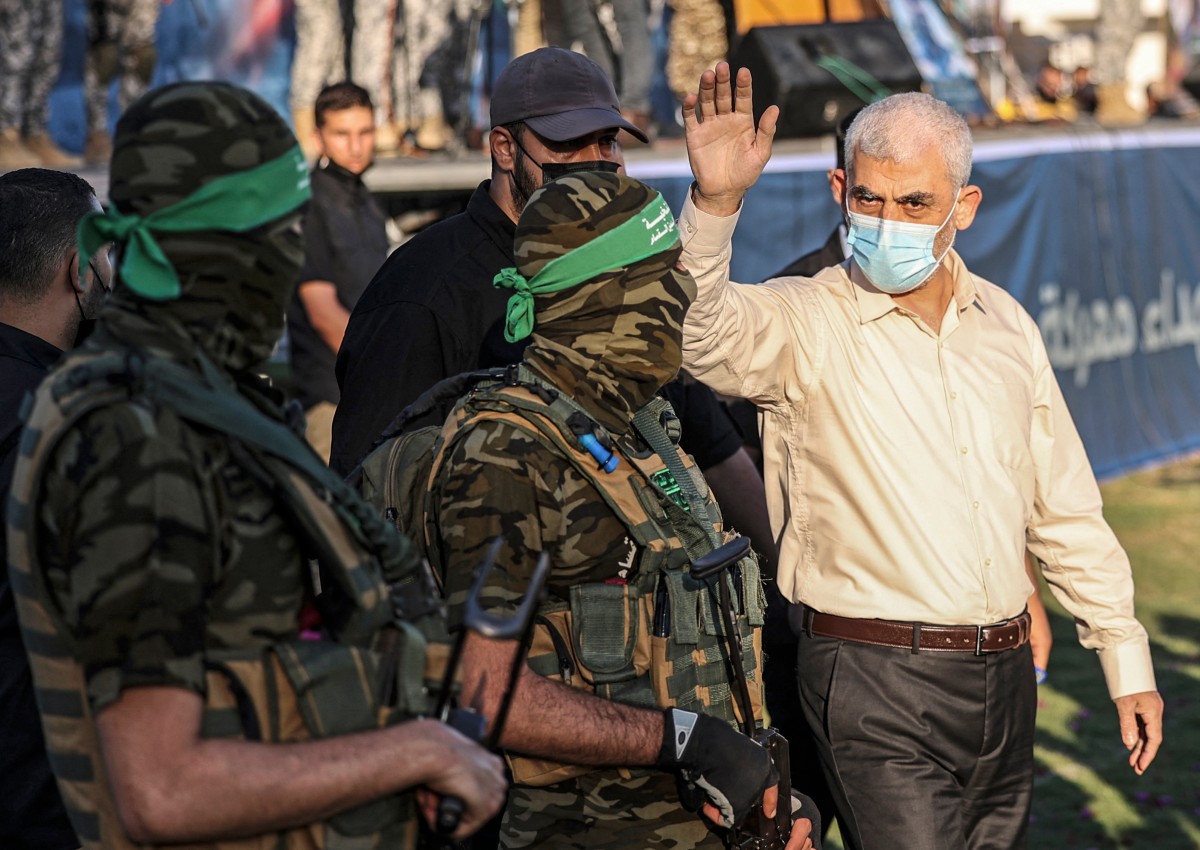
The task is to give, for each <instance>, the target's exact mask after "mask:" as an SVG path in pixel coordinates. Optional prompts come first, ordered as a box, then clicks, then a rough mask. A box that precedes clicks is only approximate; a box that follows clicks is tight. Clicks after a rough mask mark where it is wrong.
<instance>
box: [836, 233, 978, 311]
mask: <svg viewBox="0 0 1200 850" xmlns="http://www.w3.org/2000/svg"><path fill="white" fill-rule="evenodd" d="M942 262H943V263H945V265H946V267H947V268H948V269H949V270H950V275H951V281H952V282H953V286H954V301H955V303H956V305H957V307H958V312H960V313H961V312H962V311H963V310H965V309H967V308H968V307H970V306H971V305H972V304H975V303H976V302H977V301H978V298H979V292H978V290H977V289H976V287H975V277H974V275H972V274H971V272H970V271H968V269H967V264H966V263H964V262H963V261H962V257H960V256H959V255H958V252H957V251H955V250H954V249H953V248H951V249H950V251H949V252H948V253H947V254H946V259H944V260H943V261H942ZM846 268H847V270H848V274H849V276H850V283H851V284H853V286H852V287H851V289H852V291H853V292H854V297H855V299H856V301H857V302H858V320H859V322H860V323H861V324H864V325H865V324H867V323H868V322H873V321H875V320H876V319H879V318H881V317H883V316H885V315H887V314H888V313H890V312H891V311H892V310H895V309H896V302H895V300H894V299H893V298H892V296H890V295H888V294H887V293H884V292H880V291H879V290H878V289H876V288H875V287H874V286H872V285H871V283H870V281H868V280H867V278H866V276H865V275H864V274H863V273H862V269H860V268H859V267H858V264H857V263H855V262H854V260H853V259H851V260H850V262H849V263H847V264H846ZM981 306H982V305H981Z"/></svg>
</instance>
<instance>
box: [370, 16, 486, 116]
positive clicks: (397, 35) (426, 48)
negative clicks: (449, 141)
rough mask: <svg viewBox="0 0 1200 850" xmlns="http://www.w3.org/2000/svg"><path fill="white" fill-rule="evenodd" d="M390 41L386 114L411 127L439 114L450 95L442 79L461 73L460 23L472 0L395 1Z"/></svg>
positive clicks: (463, 61) (462, 27) (462, 44)
mask: <svg viewBox="0 0 1200 850" xmlns="http://www.w3.org/2000/svg"><path fill="white" fill-rule="evenodd" d="M399 2H400V3H401V8H400V18H399V20H398V21H397V22H396V29H395V32H394V42H393V45H392V48H393V52H392V68H391V71H392V73H391V79H390V80H389V81H388V82H390V84H391V88H390V91H389V94H390V96H391V108H390V113H391V118H392V120H393V121H395V122H396V123H397V124H398V125H400V126H402V127H406V128H408V129H410V130H416V129H417V128H418V127H419V126H420V125H421V124H422V123H423V122H426V121H428V120H430V119H438V118H441V117H442V115H443V112H444V109H443V106H444V105H445V103H446V101H447V99H448V98H452V97H454V95H455V92H454V91H450V90H447V81H448V80H449V79H452V78H453V77H454V76H455V74H456V72H457V71H460V70H461V72H462V75H463V76H464V77H465V74H466V70H465V68H466V63H467V57H466V56H465V55H464V53H465V49H464V47H465V38H464V36H465V27H466V25H467V20H468V18H469V16H470V14H471V9H472V7H473V6H474V5H475V4H474V3H472V2H471V0H432V2H431V0H399Z"/></svg>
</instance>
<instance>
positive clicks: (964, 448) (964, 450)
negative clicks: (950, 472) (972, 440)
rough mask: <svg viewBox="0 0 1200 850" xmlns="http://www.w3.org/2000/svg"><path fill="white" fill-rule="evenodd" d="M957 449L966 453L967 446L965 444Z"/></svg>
mask: <svg viewBox="0 0 1200 850" xmlns="http://www.w3.org/2000/svg"><path fill="white" fill-rule="evenodd" d="M959 451H960V452H962V453H963V454H966V453H967V447H966V446H963V447H962V448H961V449H959Z"/></svg>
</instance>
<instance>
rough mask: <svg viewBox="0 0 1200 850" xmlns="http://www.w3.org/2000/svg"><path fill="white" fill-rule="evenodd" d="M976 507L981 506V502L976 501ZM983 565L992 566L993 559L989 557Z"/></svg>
mask: <svg viewBox="0 0 1200 850" xmlns="http://www.w3.org/2000/svg"><path fill="white" fill-rule="evenodd" d="M975 507H979V502H976V503H975ZM983 565H984V566H985V567H990V566H991V565H992V559H991V558H988V559H987V560H985V561H984V562H983Z"/></svg>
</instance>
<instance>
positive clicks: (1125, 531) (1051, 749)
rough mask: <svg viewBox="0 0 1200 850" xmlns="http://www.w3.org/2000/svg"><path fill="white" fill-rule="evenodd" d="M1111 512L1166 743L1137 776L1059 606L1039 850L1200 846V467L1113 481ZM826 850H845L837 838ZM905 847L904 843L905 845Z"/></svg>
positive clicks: (1098, 679) (1039, 780) (1039, 781)
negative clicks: (1162, 707)
mask: <svg viewBox="0 0 1200 850" xmlns="http://www.w3.org/2000/svg"><path fill="white" fill-rule="evenodd" d="M1102 490H1103V493H1104V502H1105V516H1106V517H1107V518H1108V521H1109V523H1110V524H1111V525H1112V527H1113V529H1114V530H1115V531H1116V533H1117V537H1118V538H1119V539H1120V540H1121V543H1122V544H1123V545H1124V546H1125V549H1126V551H1128V553H1129V557H1130V561H1131V562H1132V564H1133V572H1134V580H1135V583H1136V587H1137V614H1138V619H1140V620H1141V621H1142V623H1143V624H1144V625H1145V626H1146V629H1147V630H1148V631H1149V633H1150V640H1151V643H1152V646H1153V653H1154V667H1155V672H1156V674H1157V676H1158V687H1159V690H1160V692H1161V693H1162V695H1163V699H1164V701H1165V703H1166V723H1165V743H1164V745H1163V748H1162V750H1161V751H1160V752H1159V754H1158V758H1157V759H1156V760H1155V762H1154V764H1153V765H1152V766H1151V768H1150V769H1149V770H1148V771H1147V772H1146V774H1145V775H1144V776H1141V777H1139V776H1136V775H1135V774H1134V773H1133V771H1132V770H1131V769H1130V768H1129V765H1128V763H1127V753H1126V750H1125V747H1124V746H1123V745H1122V744H1121V741H1120V738H1119V737H1118V734H1117V721H1116V712H1115V710H1114V709H1113V705H1112V702H1111V701H1110V700H1109V698H1108V694H1107V692H1106V690H1105V687H1104V681H1103V677H1102V675H1101V673H1100V664H1099V662H1098V661H1097V660H1096V658H1095V655H1094V653H1092V652H1090V651H1088V650H1085V649H1083V648H1082V647H1081V646H1080V645H1079V643H1078V641H1077V639H1076V637H1075V627H1074V623H1073V621H1072V619H1071V617H1070V616H1069V615H1068V614H1067V613H1066V612H1065V611H1064V610H1063V609H1062V608H1061V607H1059V606H1058V604H1057V603H1056V602H1054V601H1053V600H1052V599H1051V597H1050V594H1049V593H1048V592H1046V593H1044V594H1043V596H1044V598H1045V599H1046V601H1047V606H1048V607H1049V609H1050V616H1051V621H1052V625H1053V629H1054V650H1053V653H1052V654H1051V658H1050V679H1049V681H1047V682H1046V684H1044V685H1042V686H1041V687H1040V688H1039V691H1038V696H1039V699H1038V729H1037V742H1036V746H1035V750H1034V759H1035V776H1034V800H1033V819H1032V822H1031V824H1030V828H1029V847H1030V848H1031V850H1058V848H1080V850H1090V848H1095V850H1105V848H1126V847H1143V848H1153V850H1196V848H1200V459H1196V460H1190V461H1186V462H1182V463H1178V464H1174V465H1172V466H1169V467H1166V468H1163V469H1160V470H1156V471H1152V472H1141V473H1137V474H1134V475H1130V476H1128V477H1125V478H1122V479H1120V480H1117V481H1113V482H1111V483H1109V484H1106V485H1104V487H1103V488H1102ZM830 838H831V840H830V841H828V842H827V844H826V846H827V848H831V849H832V850H840V848H841V847H842V844H841V841H840V840H838V838H837V835H836V832H835V833H833V834H831V836H830ZM897 846H903V841H899V842H898V844H897Z"/></svg>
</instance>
